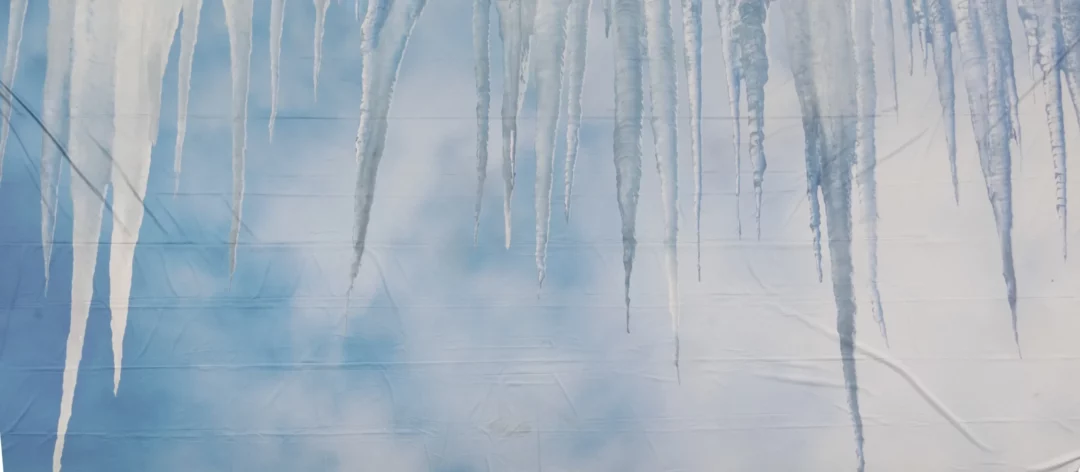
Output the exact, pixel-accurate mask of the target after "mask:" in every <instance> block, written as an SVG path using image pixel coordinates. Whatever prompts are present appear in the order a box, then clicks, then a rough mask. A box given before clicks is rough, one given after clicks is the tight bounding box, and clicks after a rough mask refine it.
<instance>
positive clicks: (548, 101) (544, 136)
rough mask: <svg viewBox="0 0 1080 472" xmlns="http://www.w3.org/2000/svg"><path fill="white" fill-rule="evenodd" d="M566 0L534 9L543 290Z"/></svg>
mask: <svg viewBox="0 0 1080 472" xmlns="http://www.w3.org/2000/svg"><path fill="white" fill-rule="evenodd" d="M569 3H570V2H569V1H568V0H542V1H539V2H537V5H536V24H535V31H534V32H533V38H534V39H533V43H534V45H533V48H532V49H533V61H535V63H536V67H535V68H534V73H535V74H536V79H535V80H536V110H537V121H536V142H535V147H536V194H535V199H536V270H537V280H538V282H539V284H540V285H541V286H542V285H543V284H544V277H545V275H546V274H547V244H548V231H549V229H550V227H551V186H552V180H553V172H554V167H555V166H554V162H555V142H556V128H557V126H558V123H559V109H560V103H559V102H560V98H562V79H563V53H564V49H565V47H566V16H567V8H568V7H569Z"/></svg>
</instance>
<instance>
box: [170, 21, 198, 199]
mask: <svg viewBox="0 0 1080 472" xmlns="http://www.w3.org/2000/svg"><path fill="white" fill-rule="evenodd" d="M202 3H203V0H184V4H183V7H182V9H181V11H182V12H183V16H184V26H183V28H181V30H180V64H179V67H178V70H179V72H178V73H177V75H179V78H178V79H177V99H176V150H175V151H174V152H173V174H174V175H173V178H174V179H175V180H174V182H173V193H175V192H177V191H178V190H179V189H180V170H181V167H182V164H183V157H184V137H185V136H186V135H187V115H188V96H189V94H190V93H191V66H192V62H194V60H195V43H196V42H197V41H198V39H199V15H200V13H201V12H202Z"/></svg>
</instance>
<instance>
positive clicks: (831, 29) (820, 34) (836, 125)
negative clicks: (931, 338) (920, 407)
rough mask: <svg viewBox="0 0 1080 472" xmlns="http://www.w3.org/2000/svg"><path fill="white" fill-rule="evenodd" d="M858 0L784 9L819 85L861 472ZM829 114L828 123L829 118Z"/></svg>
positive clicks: (813, 98) (811, 0) (811, 100)
mask: <svg viewBox="0 0 1080 472" xmlns="http://www.w3.org/2000/svg"><path fill="white" fill-rule="evenodd" d="M852 1H853V0H792V1H790V2H787V3H785V5H784V6H785V19H786V21H785V23H786V25H787V31H788V32H789V33H788V34H789V41H790V47H791V48H792V50H793V51H800V52H802V53H803V54H804V55H809V56H811V57H812V59H810V64H811V65H810V68H811V70H812V71H813V72H812V74H811V77H812V78H811V79H810V81H811V82H812V87H808V86H806V84H805V81H804V85H803V86H802V87H800V88H801V89H802V90H803V92H807V89H812V94H810V96H809V97H807V96H805V95H804V96H803V97H800V98H801V100H802V101H803V103H805V104H806V105H804V110H808V111H811V112H813V113H815V115H813V116H812V117H811V118H812V119H811V120H808V121H809V122H810V123H812V124H815V123H816V126H815V128H816V129H817V130H819V131H820V134H817V136H816V137H817V138H818V139H820V140H819V141H818V142H817V143H816V147H817V149H818V150H819V151H820V154H819V156H820V158H821V161H820V165H821V174H820V176H821V189H822V194H823V196H824V201H825V216H826V218H827V219H828V225H827V227H828V234H829V258H830V260H831V266H832V270H831V272H832V282H833V295H834V297H835V302H836V310H837V319H836V329H837V334H838V336H839V339H840V354H841V358H842V360H843V372H844V386H845V391H846V393H847V400H848V407H849V408H850V411H851V419H852V424H853V426H854V429H855V450H856V459H857V470H858V471H859V472H862V471H863V470H864V469H865V459H864V455H863V423H862V415H861V413H860V409H859V395H858V390H859V388H858V380H857V375H856V369H855V311H856V306H855V294H854V283H853V280H852V279H853V277H852V272H853V266H852V259H851V235H852V231H851V226H852V218H851V168H852V164H853V161H854V159H855V155H854V154H855V150H854V149H855V140H856V134H857V129H858V124H857V121H858V120H857V118H856V117H857V116H858V103H857V100H856V97H855V96H853V94H852V93H851V91H852V90H855V89H856V84H855V83H854V82H855V81H854V80H853V79H854V77H852V74H851V71H853V70H855V65H856V58H855V49H854V44H853V36H852V31H851V27H852V23H851V20H852V16H851V6H852V5H851V2H852ZM791 32H794V34H792V33H791ZM805 38H809V39H810V41H809V43H810V44H809V45H806V44H805V43H800V42H799V40H800V39H805ZM807 53H809V54H807ZM803 64H804V65H805V63H803ZM800 76H802V77H805V75H802V74H800ZM800 80H803V79H800ZM823 116H824V117H828V119H824V120H822V119H821V117H823ZM804 123H805V122H804ZM809 138H810V136H808V146H809V145H810V141H809ZM808 171H809V169H808Z"/></svg>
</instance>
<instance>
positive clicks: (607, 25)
mask: <svg viewBox="0 0 1080 472" xmlns="http://www.w3.org/2000/svg"><path fill="white" fill-rule="evenodd" d="M602 1H603V2H604V37H605V38H607V37H610V36H611V2H612V0H602Z"/></svg>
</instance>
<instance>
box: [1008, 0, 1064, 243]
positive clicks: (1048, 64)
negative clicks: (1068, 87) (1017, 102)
mask: <svg viewBox="0 0 1080 472" xmlns="http://www.w3.org/2000/svg"><path fill="white" fill-rule="evenodd" d="M1058 8H1059V5H1058V1H1057V0H1025V1H1021V2H1020V12H1021V18H1024V29H1025V31H1027V32H1028V35H1029V41H1032V38H1030V35H1032V34H1034V35H1035V38H1034V46H1035V47H1036V51H1035V53H1034V55H1033V61H1034V63H1035V65H1036V66H1037V67H1038V69H1039V72H1040V73H1041V75H1042V76H1041V78H1040V82H1041V83H1042V88H1043V92H1044V95H1045V98H1046V105H1045V106H1046V126H1047V128H1048V129H1049V132H1050V153H1051V156H1052V157H1053V158H1054V184H1055V187H1056V194H1057V203H1056V209H1057V214H1058V220H1059V222H1060V225H1061V238H1062V241H1061V243H1062V246H1061V253H1062V256H1063V257H1065V256H1067V255H1068V246H1067V242H1068V233H1067V231H1066V229H1067V224H1066V210H1067V207H1066V185H1065V184H1066V180H1065V177H1066V174H1065V171H1066V167H1065V164H1066V162H1065V160H1066V159H1065V121H1064V119H1065V114H1064V110H1063V107H1062V97H1061V67H1060V66H1059V65H1058V58H1059V57H1061V55H1062V53H1063V49H1064V48H1063V38H1062V30H1061V20H1060V18H1059V16H1058V11H1059V10H1058ZM1030 23H1034V25H1033V27H1032V29H1033V30H1034V31H1029V30H1028V28H1029V26H1032V25H1031V24H1030ZM1029 45H1030V44H1029Z"/></svg>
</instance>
